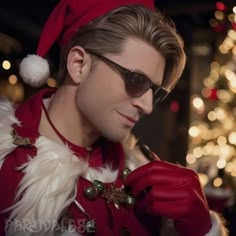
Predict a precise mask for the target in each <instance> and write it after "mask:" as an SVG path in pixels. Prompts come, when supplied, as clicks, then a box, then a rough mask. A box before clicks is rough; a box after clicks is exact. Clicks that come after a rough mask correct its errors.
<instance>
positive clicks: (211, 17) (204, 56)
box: [0, 0, 236, 235]
mask: <svg viewBox="0 0 236 236" xmlns="http://www.w3.org/2000/svg"><path fill="white" fill-rule="evenodd" d="M56 3H57V1H56V0H34V1H32V0H21V1H17V0H7V1H4V0H2V1H1V3H0V95H4V96H7V97H8V98H9V99H10V100H12V101H14V102H16V103H20V102H23V101H24V100H25V99H27V98H28V97H29V96H31V95H32V94H33V93H35V92H36V91H37V90H38V89H33V88H31V87H28V86H27V85H25V84H24V83H23V81H22V79H21V78H20V76H19V73H18V65H19V62H20V61H21V59H22V58H23V57H25V56H26V55H27V54H33V53H35V51H36V48H37V42H38V39H39V35H40V30H41V28H42V25H43V23H44V22H45V21H46V19H47V17H48V15H49V13H50V12H51V10H52V9H53V7H54V6H55V5H56ZM155 4H156V8H158V9H160V10H161V11H162V12H163V13H165V14H166V15H169V16H171V18H172V19H173V20H174V22H175V24H176V28H177V30H178V31H179V33H180V34H181V35H182V37H183V38H184V41H185V50H186V53H187V58H188V59H187V65H186V68H185V70H184V73H183V76H182V78H181V79H180V81H179V83H178V84H177V86H176V88H175V89H174V90H173V91H172V92H171V94H170V95H169V97H168V98H167V99H166V100H165V102H163V103H162V104H161V105H160V106H159V107H158V108H157V109H155V110H154V112H153V114H152V115H151V116H149V117H145V118H143V120H142V121H141V122H140V123H139V124H138V125H137V126H136V127H135V128H134V130H133V133H134V134H135V135H136V137H137V138H138V140H139V142H140V143H143V144H147V145H148V146H149V147H150V149H151V150H153V151H154V152H156V153H157V154H158V156H159V157H160V158H161V159H163V160H167V161H170V162H173V163H180V164H182V165H186V166H188V167H190V168H192V169H194V170H196V171H197V172H198V174H199V177H200V180H201V183H202V185H203V187H204V190H205V193H206V195H207V199H208V202H209V205H210V207H211V208H212V209H214V210H216V211H218V212H220V213H221V214H222V215H223V216H224V217H225V219H226V222H227V227H228V229H229V231H230V235H236V229H235V228H236V207H235V194H236V31H235V30H236V3H235V1H233V0H225V1H214V0H192V1H188V0H178V1H177V0H158V1H156V3H155ZM47 59H48V60H49V61H50V63H51V67H52V71H53V69H55V68H56V64H57V62H58V58H55V57H54V54H53V52H52V53H51V54H50V55H48V58H47ZM56 86H57V82H56V81H55V80H54V75H53V74H52V77H50V78H49V79H48V82H47V85H45V87H56Z"/></svg>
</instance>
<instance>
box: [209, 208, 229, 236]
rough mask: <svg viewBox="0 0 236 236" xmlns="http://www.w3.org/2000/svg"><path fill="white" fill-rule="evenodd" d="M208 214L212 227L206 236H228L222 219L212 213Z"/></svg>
mask: <svg viewBox="0 0 236 236" xmlns="http://www.w3.org/2000/svg"><path fill="white" fill-rule="evenodd" d="M210 214H211V223H212V227H211V230H210V231H209V232H208V233H207V234H206V236H228V235H229V232H228V230H227V228H226V227H225V221H224V219H223V218H222V217H221V216H220V215H219V214H218V213H216V212H214V211H210Z"/></svg>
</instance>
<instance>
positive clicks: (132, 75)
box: [125, 72, 150, 97]
mask: <svg viewBox="0 0 236 236" xmlns="http://www.w3.org/2000/svg"><path fill="white" fill-rule="evenodd" d="M125 87H126V90H127V93H128V94H129V95H130V96H131V97H140V96H142V95H143V94H144V93H145V92H146V91H147V90H148V89H149V88H150V81H149V80H148V79H147V78H146V77H145V76H144V75H142V74H139V73H136V72H129V73H126V74H125Z"/></svg>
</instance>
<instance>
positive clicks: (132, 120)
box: [119, 113, 138, 126]
mask: <svg viewBox="0 0 236 236" xmlns="http://www.w3.org/2000/svg"><path fill="white" fill-rule="evenodd" d="M119 115H120V116H121V117H122V118H124V119H123V120H124V122H125V123H126V124H127V125H128V126H134V125H135V124H136V123H137V121H138V120H137V119H135V118H133V117H130V116H127V115H124V114H121V113H119Z"/></svg>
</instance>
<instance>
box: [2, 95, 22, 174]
mask: <svg viewBox="0 0 236 236" xmlns="http://www.w3.org/2000/svg"><path fill="white" fill-rule="evenodd" d="M14 113H15V109H14V108H13V106H12V104H11V102H10V101H8V100H7V99H6V98H4V97H1V98H0V134H1V135H0V169H1V167H2V164H3V161H4V157H5V156H6V155H7V154H8V153H10V152H12V151H13V150H14V149H15V148H16V145H15V144H13V137H12V135H11V131H12V127H11V126H12V124H18V125H20V122H19V121H18V120H17V118H16V117H15V115H14Z"/></svg>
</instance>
